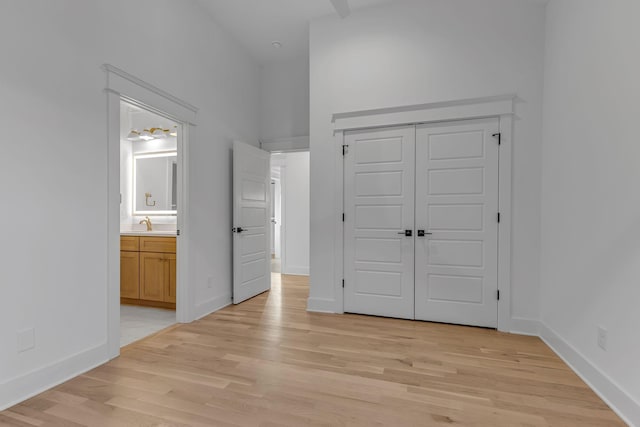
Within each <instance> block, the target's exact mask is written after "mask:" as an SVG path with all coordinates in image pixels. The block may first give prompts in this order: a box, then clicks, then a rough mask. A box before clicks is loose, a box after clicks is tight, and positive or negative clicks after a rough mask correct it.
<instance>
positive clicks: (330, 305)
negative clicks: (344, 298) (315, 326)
mask: <svg viewBox="0 0 640 427" xmlns="http://www.w3.org/2000/svg"><path fill="white" fill-rule="evenodd" d="M335 305H336V301H335V300H334V299H329V298H309V299H308V300H307V311H315V312H317V313H335Z"/></svg>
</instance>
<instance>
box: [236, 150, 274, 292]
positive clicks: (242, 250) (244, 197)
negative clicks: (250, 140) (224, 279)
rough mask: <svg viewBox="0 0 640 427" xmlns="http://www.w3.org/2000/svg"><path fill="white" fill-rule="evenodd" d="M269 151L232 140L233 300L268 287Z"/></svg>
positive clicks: (269, 222) (269, 245)
mask: <svg viewBox="0 0 640 427" xmlns="http://www.w3.org/2000/svg"><path fill="white" fill-rule="evenodd" d="M270 186H271V167H270V158H269V153H267V152H266V151H263V150H260V149H258V148H256V147H253V146H251V145H248V144H244V143H241V142H237V141H236V142H234V143H233V224H234V225H233V303H234V304H238V303H241V302H242V301H244V300H247V299H249V298H251V297H254V296H256V295H258V294H260V293H262V292H265V291H268V290H269V289H270V288H271V273H270V270H271V265H270V262H271V244H270V243H271V242H270V227H271V208H270V196H271V189H270Z"/></svg>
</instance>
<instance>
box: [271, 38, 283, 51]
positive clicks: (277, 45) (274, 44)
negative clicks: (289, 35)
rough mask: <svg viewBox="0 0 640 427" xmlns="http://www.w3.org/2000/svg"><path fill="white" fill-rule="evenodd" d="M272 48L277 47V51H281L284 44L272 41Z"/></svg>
mask: <svg viewBox="0 0 640 427" xmlns="http://www.w3.org/2000/svg"><path fill="white" fill-rule="evenodd" d="M271 46H273V47H275V48H276V49H280V48H281V47H282V43H281V42H279V41H277V40H276V41H272V42H271Z"/></svg>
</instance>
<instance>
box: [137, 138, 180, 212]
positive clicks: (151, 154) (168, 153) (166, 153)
mask: <svg viewBox="0 0 640 427" xmlns="http://www.w3.org/2000/svg"><path fill="white" fill-rule="evenodd" d="M173 156H175V157H176V159H177V157H178V151H177V150H170V151H155V152H145V153H134V154H133V180H132V184H133V185H132V186H133V191H132V192H131V194H132V203H131V211H132V215H133V216H177V215H178V210H177V209H174V210H164V211H161V210H157V211H138V210H136V196H137V190H136V187H137V185H136V183H137V176H136V173H137V171H136V164H137V163H136V161H137V160H138V159H152V158H157V157H173Z"/></svg>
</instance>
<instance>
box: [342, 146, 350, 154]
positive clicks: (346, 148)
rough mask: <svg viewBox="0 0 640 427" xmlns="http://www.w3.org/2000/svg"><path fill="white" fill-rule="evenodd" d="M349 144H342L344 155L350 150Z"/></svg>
mask: <svg viewBox="0 0 640 427" xmlns="http://www.w3.org/2000/svg"><path fill="white" fill-rule="evenodd" d="M348 149H349V146H348V145H347V144H342V155H343V156H344V155H345V154H347V153H348V152H349V150H348Z"/></svg>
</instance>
